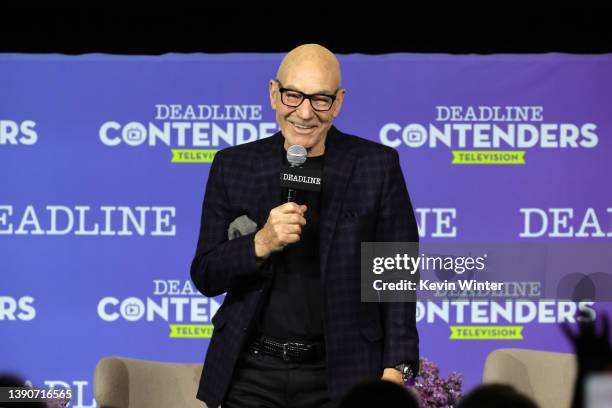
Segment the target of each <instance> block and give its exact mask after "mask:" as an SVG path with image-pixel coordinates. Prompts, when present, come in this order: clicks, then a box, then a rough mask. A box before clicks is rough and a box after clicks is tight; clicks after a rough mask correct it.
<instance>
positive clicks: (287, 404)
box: [221, 347, 334, 408]
mask: <svg viewBox="0 0 612 408" xmlns="http://www.w3.org/2000/svg"><path fill="white" fill-rule="evenodd" d="M333 406H334V405H333V404H332V401H331V399H330V396H329V392H328V390H327V376H326V363H325V358H323V359H322V360H320V361H314V362H309V363H291V362H286V361H284V360H283V359H281V358H277V357H274V356H269V355H264V354H261V353H256V352H254V351H252V350H249V349H248V347H247V349H246V350H245V351H243V352H242V353H241V355H240V357H239V358H238V363H237V365H236V368H235V369H234V375H233V377H232V382H231V384H230V387H229V390H228V392H227V394H226V395H225V399H224V401H223V402H222V403H221V407H222V408H315V407H316V408H332V407H333Z"/></svg>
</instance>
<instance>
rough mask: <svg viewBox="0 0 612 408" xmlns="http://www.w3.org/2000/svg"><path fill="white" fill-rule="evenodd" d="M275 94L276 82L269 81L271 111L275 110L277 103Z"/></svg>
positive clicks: (276, 90) (276, 91)
mask: <svg viewBox="0 0 612 408" xmlns="http://www.w3.org/2000/svg"><path fill="white" fill-rule="evenodd" d="M277 93H278V88H277V87H276V81H275V80H273V79H271V80H270V106H272V109H274V110H276V103H277V102H276V101H278V98H277Z"/></svg>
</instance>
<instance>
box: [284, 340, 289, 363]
mask: <svg viewBox="0 0 612 408" xmlns="http://www.w3.org/2000/svg"><path fill="white" fill-rule="evenodd" d="M287 344H288V343H283V360H285V361H289V357H288V356H287Z"/></svg>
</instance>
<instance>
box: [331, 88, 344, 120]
mask: <svg viewBox="0 0 612 408" xmlns="http://www.w3.org/2000/svg"><path fill="white" fill-rule="evenodd" d="M344 95H346V89H344V88H341V89H340V90H339V91H338V93H337V94H336V101H335V102H334V109H333V111H332V115H333V116H334V118H337V117H338V115H340V110H341V109H342V102H344Z"/></svg>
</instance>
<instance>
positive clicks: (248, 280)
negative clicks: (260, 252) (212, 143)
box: [191, 152, 270, 296]
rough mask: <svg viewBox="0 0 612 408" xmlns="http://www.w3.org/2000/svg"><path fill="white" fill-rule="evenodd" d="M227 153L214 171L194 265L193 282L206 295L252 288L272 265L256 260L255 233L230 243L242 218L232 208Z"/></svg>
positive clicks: (219, 155) (215, 162)
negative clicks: (231, 233) (226, 175)
mask: <svg viewBox="0 0 612 408" xmlns="http://www.w3.org/2000/svg"><path fill="white" fill-rule="evenodd" d="M224 163H225V157H224V154H223V152H218V153H217V154H216V155H215V159H214V160H213V163H212V165H211V168H210V173H209V175H208V183H207V185H206V192H205V194H204V202H203V205H202V217H201V222H200V235H199V238H198V244H197V248H196V254H195V257H194V259H193V262H192V263H191V279H192V281H193V282H194V284H195V286H196V287H197V288H198V290H199V291H200V292H201V293H202V294H204V295H205V296H217V295H220V294H222V293H225V292H229V291H231V290H232V289H238V288H240V287H244V286H248V285H249V284H252V283H253V282H254V281H257V280H260V279H262V278H264V277H266V276H269V273H270V271H269V265H268V264H264V265H262V266H260V267H258V266H257V264H256V259H255V244H254V241H253V239H254V236H255V233H251V234H247V235H243V236H241V237H239V238H236V239H232V240H228V237H227V235H228V234H227V229H228V227H229V225H230V223H231V222H232V221H233V220H234V219H235V218H236V217H238V216H240V215H243V214H237V213H236V211H235V210H233V209H232V207H231V205H230V201H229V197H228V194H227V190H226V186H227V184H226V183H225V181H224Z"/></svg>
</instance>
